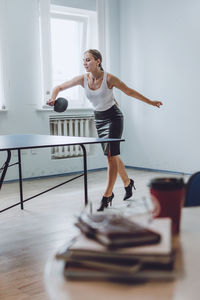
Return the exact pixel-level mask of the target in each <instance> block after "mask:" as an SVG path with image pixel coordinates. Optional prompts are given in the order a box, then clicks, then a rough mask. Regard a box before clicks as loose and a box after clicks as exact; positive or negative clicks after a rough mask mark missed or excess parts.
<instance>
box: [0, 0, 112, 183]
mask: <svg viewBox="0 0 200 300" xmlns="http://www.w3.org/2000/svg"><path fill="white" fill-rule="evenodd" d="M0 1H4V3H6V5H5V12H4V13H5V15H6V17H5V20H6V23H5V28H4V34H5V39H4V40H5V44H4V48H3V55H4V56H3V58H4V66H5V67H6V68H5V74H6V77H5V80H4V86H5V96H6V105H7V111H6V112H0V135H6V134H49V116H50V115H52V114H53V112H49V111H46V112H45V111H41V110H38V108H39V107H40V101H41V97H42V94H41V72H40V46H39V24H38V13H39V12H38V2H39V1H38V0H31V1H27V0H17V1H13V0H0ZM91 1H93V0H91ZM91 1H89V0H88V1H86V2H85V4H86V5H89V2H91ZM54 2H55V1H54ZM79 2H80V3H82V4H81V7H82V8H83V1H81V0H80V1H79ZM94 2H96V1H93V3H94ZM77 4H78V1H76V5H77ZM86 8H87V7H86ZM80 59H81V58H80ZM67 113H73V112H70V111H67ZM5 156H6V154H4V153H0V166H1V165H2V164H3V162H4V158H5ZM15 160H16V156H14V157H13V161H15ZM22 160H23V161H24V162H25V163H24V164H23V176H24V177H37V176H44V175H53V174H63V173H68V172H74V171H79V170H82V168H83V162H82V158H73V159H64V160H63V159H62V160H56V161H55V160H51V158H50V150H49V149H43V150H39V149H38V150H36V151H31V150H26V151H23V155H22ZM105 166H106V160H105V158H104V156H103V154H102V151H101V147H100V145H99V146H98V147H97V149H96V151H95V153H93V155H92V156H91V157H89V159H88V169H95V168H101V167H105ZM17 177H18V174H17V168H16V167H12V168H10V169H9V171H8V174H7V176H6V180H9V179H14V178H17Z"/></svg>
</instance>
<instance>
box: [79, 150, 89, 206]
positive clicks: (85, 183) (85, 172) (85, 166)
mask: <svg viewBox="0 0 200 300" xmlns="http://www.w3.org/2000/svg"><path fill="white" fill-rule="evenodd" d="M80 146H81V148H82V150H83V169H84V192H85V206H86V205H87V204H88V188H87V153H86V149H85V146H84V145H80Z"/></svg>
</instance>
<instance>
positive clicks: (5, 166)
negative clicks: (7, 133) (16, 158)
mask: <svg viewBox="0 0 200 300" xmlns="http://www.w3.org/2000/svg"><path fill="white" fill-rule="evenodd" d="M7 154H8V155H7V159H6V161H5V163H4V165H3V167H2V168H1V169H3V171H2V174H1V178H0V189H1V187H2V184H3V181H4V178H5V176H6V172H7V169H8V167H9V163H10V159H11V151H10V150H7Z"/></svg>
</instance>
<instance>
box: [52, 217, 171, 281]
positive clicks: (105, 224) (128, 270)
mask: <svg viewBox="0 0 200 300" xmlns="http://www.w3.org/2000/svg"><path fill="white" fill-rule="evenodd" d="M76 225H77V226H78V227H79V228H80V230H81V234H80V235H78V236H77V237H75V238H74V239H73V240H72V241H71V242H70V243H69V244H68V245H66V246H65V247H64V248H63V249H61V250H60V251H59V252H58V253H57V254H56V258H57V259H62V260H64V261H65V268H64V275H65V277H66V278H67V279H70V280H80V279H81V280H99V279H100V280H115V281H120V282H123V281H125V282H128V281H131V282H132V281H138V280H139V281H143V280H145V281H146V280H151V279H153V280H155V279H159V280H160V279H164V280H166V279H167V280H168V279H170V280H171V279H174V278H175V275H176V274H175V273H174V272H173V264H174V251H173V249H172V236H171V220H170V219H168V218H158V219H154V221H152V223H151V224H149V225H148V226H147V227H146V226H145V227H144V226H142V225H139V224H137V223H135V222H133V221H131V220H127V219H126V218H124V217H120V216H117V215H82V216H80V217H79V218H78V222H77V223H76Z"/></svg>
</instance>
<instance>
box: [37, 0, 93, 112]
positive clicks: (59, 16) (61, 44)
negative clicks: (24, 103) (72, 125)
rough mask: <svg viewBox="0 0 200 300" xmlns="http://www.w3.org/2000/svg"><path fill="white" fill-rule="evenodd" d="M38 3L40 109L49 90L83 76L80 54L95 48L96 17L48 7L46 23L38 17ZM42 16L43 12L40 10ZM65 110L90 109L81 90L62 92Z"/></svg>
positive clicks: (52, 6) (78, 10) (87, 12)
mask: <svg viewBox="0 0 200 300" xmlns="http://www.w3.org/2000/svg"><path fill="white" fill-rule="evenodd" d="M42 3H43V2H42V1H41V18H40V29H41V45H42V47H41V58H42V66H43V68H42V72H43V95H44V97H43V105H44V104H45V103H46V101H47V100H48V99H49V94H50V93H51V91H52V89H53V87H55V86H57V85H59V84H60V83H63V82H64V81H67V80H69V79H71V78H73V77H74V76H77V75H79V74H83V73H84V68H83V61H82V58H83V53H84V51H85V50H86V49H88V48H98V33H97V32H98V30H97V13H96V11H88V10H83V9H74V8H68V7H63V6H55V5H50V6H49V10H50V11H49V22H48V21H47V18H46V17H47V16H46V15H45V19H44V16H43V15H42V5H44V4H42ZM43 9H44V10H45V13H46V11H47V10H46V9H45V8H43ZM60 96H63V97H66V98H67V99H68V100H69V108H84V107H88V106H90V105H89V103H88V101H87V100H86V99H85V96H84V90H83V88H82V87H79V86H77V87H73V88H72V89H68V90H65V91H62V92H61V93H60Z"/></svg>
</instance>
